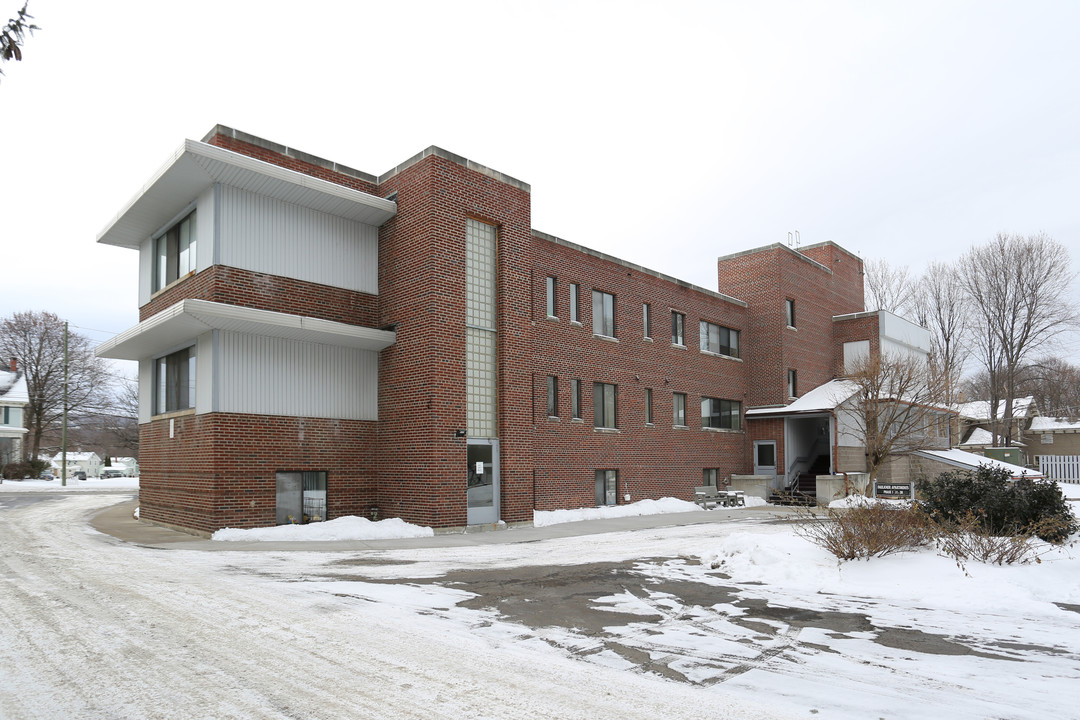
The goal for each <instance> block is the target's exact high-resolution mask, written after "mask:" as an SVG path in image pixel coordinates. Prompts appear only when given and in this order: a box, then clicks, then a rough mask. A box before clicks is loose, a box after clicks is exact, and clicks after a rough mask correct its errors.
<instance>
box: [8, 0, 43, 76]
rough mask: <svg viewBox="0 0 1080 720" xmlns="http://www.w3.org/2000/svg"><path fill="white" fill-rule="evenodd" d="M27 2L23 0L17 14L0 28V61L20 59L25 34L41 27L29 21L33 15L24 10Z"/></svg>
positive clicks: (29, 33)
mask: <svg viewBox="0 0 1080 720" xmlns="http://www.w3.org/2000/svg"><path fill="white" fill-rule="evenodd" d="M29 4H30V3H29V2H24V3H23V6H22V9H21V10H19V12H18V14H17V15H16V16H15V17H13V18H12V19H10V20H8V21H7V25H5V26H4V27H3V28H0V60H2V61H5V62H6V61H8V60H15V61H16V62H18V61H20V60H22V46H23V45H24V44H25V43H26V36H27V35H33V34H34V31H35V30H40V29H41V28H39V27H38V26H37V25H34V24H32V23H31V22H30V20H33V16H32V15H30V14H29V13H28V12H26V8H27V6H28V5H29ZM3 74H4V71H3V70H0V75H3Z"/></svg>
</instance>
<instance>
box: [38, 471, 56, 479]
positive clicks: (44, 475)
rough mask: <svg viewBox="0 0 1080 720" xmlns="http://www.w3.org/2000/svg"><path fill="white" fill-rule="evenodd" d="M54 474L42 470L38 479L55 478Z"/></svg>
mask: <svg viewBox="0 0 1080 720" xmlns="http://www.w3.org/2000/svg"><path fill="white" fill-rule="evenodd" d="M55 479H56V476H55V475H53V474H52V473H50V472H43V473H41V474H40V475H38V480H55Z"/></svg>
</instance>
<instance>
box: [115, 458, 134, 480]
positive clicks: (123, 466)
mask: <svg viewBox="0 0 1080 720" xmlns="http://www.w3.org/2000/svg"><path fill="white" fill-rule="evenodd" d="M109 467H112V468H115V469H117V470H119V471H121V472H122V473H124V477H139V461H138V460H136V459H135V458H133V457H114V458H113V459H112V460H111V461H110V465H109Z"/></svg>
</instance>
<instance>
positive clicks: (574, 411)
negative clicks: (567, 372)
mask: <svg viewBox="0 0 1080 720" xmlns="http://www.w3.org/2000/svg"><path fill="white" fill-rule="evenodd" d="M570 417H572V418H573V419H574V420H580V419H581V381H580V380H578V379H577V378H574V379H573V380H571V381H570Z"/></svg>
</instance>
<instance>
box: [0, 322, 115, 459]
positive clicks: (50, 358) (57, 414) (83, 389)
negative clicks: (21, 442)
mask: <svg viewBox="0 0 1080 720" xmlns="http://www.w3.org/2000/svg"><path fill="white" fill-rule="evenodd" d="M0 357H13V358H17V359H18V362H19V364H20V365H21V367H22V369H23V371H24V372H25V373H26V385H27V390H28V391H29V395H30V402H29V404H28V405H27V406H26V411H25V414H24V417H25V424H26V428H27V430H29V433H28V435H29V440H30V442H29V443H27V445H28V447H25V448H24V449H25V451H26V452H27V457H28V459H33V458H36V457H37V455H38V451H39V448H40V447H41V438H42V435H44V434H45V433H46V431H48V430H50V429H51V428H55V427H56V426H57V425H58V424H59V423H60V421H61V418H62V417H63V414H64V410H65V406H64V321H63V320H61V319H60V318H59V317H57V316H56V315H54V314H52V313H49V312H17V313H15V314H14V315H12V316H11V317H10V318H6V319H4V320H3V321H2V322H0ZM107 385H108V374H107V371H106V368H105V364H104V363H103V362H102V361H101V360H100V359H98V358H97V357H96V356H95V355H94V351H93V349H92V348H91V344H90V340H88V339H87V338H85V337H83V336H82V335H79V334H78V333H69V334H68V384H67V410H69V411H76V412H82V413H87V412H94V411H98V410H100V409H101V408H102V405H103V400H104V395H105V390H106V387H107Z"/></svg>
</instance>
